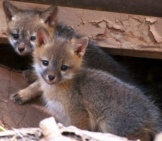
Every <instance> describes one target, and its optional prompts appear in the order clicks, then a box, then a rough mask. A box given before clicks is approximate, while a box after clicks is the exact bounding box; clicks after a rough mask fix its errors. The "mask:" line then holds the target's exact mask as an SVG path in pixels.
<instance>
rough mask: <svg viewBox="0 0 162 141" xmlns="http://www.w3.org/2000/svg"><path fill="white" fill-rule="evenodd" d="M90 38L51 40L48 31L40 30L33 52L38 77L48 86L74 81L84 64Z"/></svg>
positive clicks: (57, 38) (58, 38) (56, 38)
mask: <svg viewBox="0 0 162 141" xmlns="http://www.w3.org/2000/svg"><path fill="white" fill-rule="evenodd" d="M87 45H88V38H87V37H82V38H80V39H76V38H73V39H71V40H67V39H66V38H61V37H57V36H56V37H54V38H53V39H52V38H50V35H49V33H48V31H47V30H45V29H44V28H39V29H38V32H37V40H36V47H35V50H34V52H33V56H34V68H35V70H36V72H37V74H38V76H39V77H40V78H41V79H42V78H43V79H44V80H45V81H46V83H48V84H56V83H62V82H65V81H66V80H69V79H73V77H74V75H75V74H76V73H78V71H79V70H80V67H81V64H82V57H83V55H84V53H85V50H86V47H87Z"/></svg>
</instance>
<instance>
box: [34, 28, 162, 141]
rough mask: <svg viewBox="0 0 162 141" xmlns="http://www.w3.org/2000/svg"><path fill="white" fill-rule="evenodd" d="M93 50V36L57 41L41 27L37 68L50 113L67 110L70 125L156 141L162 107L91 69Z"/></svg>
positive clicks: (37, 51) (131, 88)
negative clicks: (87, 58) (87, 62)
mask: <svg viewBox="0 0 162 141" xmlns="http://www.w3.org/2000/svg"><path fill="white" fill-rule="evenodd" d="M87 46H88V38H87V37H79V38H75V37H73V38H72V39H67V38H61V37H60V36H58V35H55V36H54V38H53V39H52V38H51V37H50V35H49V33H48V31H47V30H45V29H44V28H40V29H38V33H37V41H36V47H35V50H34V52H33V57H34V68H35V71H36V74H37V75H38V79H39V81H40V84H41V89H42V90H43V97H44V99H45V101H46V104H47V107H48V108H49V110H50V111H52V112H53V113H57V112H58V111H61V113H62V117H64V119H60V120H62V121H61V122H63V123H64V124H65V125H75V126H77V127H79V128H82V129H88V130H92V131H101V132H109V133H113V134H116V135H119V136H125V137H128V138H129V139H138V138H139V139H141V141H151V140H152V137H154V135H155V134H156V133H158V132H159V130H160V125H159V124H160V121H159V120H160V114H159V111H158V108H157V107H156V106H155V105H154V104H153V103H152V102H151V101H150V100H149V99H148V98H147V97H145V96H144V95H143V93H142V92H141V91H140V90H139V89H137V88H136V87H134V86H131V85H129V84H126V83H124V82H123V81H121V80H119V79H118V78H116V77H114V76H112V75H111V74H109V73H106V72H104V71H101V70H96V69H89V68H85V67H84V63H85V60H84V56H85V52H86V49H87ZM65 119H66V120H65Z"/></svg>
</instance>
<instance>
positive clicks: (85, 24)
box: [0, 1, 162, 59]
mask: <svg viewBox="0 0 162 141" xmlns="http://www.w3.org/2000/svg"><path fill="white" fill-rule="evenodd" d="M13 4H15V5H16V6H18V7H21V8H25V9H32V8H36V9H42V10H43V9H45V8H47V7H48V6H47V5H40V4H33V3H24V2H13ZM0 17H1V19H0V20H1V22H0V43H2V42H3V43H4V42H7V40H6V36H5V30H6V21H5V16H4V12H3V9H2V1H0ZM58 21H59V22H63V23H65V24H67V25H69V26H71V27H73V28H74V29H75V30H76V31H77V32H79V33H81V34H84V35H85V36H88V37H90V38H92V39H94V41H96V42H97V44H99V45H100V46H101V47H103V48H105V49H106V50H107V51H108V52H109V53H110V54H114V55H125V56H135V57H146V58H158V59H162V28H161V26H162V19H161V18H158V17H147V16H139V15H130V14H122V13H113V12H104V11H94V10H85V9H77V8H68V7H59V14H58Z"/></svg>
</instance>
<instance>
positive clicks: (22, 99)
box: [10, 91, 29, 105]
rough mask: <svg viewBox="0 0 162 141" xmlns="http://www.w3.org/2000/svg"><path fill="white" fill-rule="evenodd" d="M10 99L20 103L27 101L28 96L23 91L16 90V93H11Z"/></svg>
mask: <svg viewBox="0 0 162 141" xmlns="http://www.w3.org/2000/svg"><path fill="white" fill-rule="evenodd" d="M10 99H11V100H12V101H13V102H15V103H17V104H19V105H22V104H24V103H25V102H26V101H28V99H29V98H28V96H27V95H26V93H23V92H22V91H18V92H17V93H14V94H12V95H11V97H10Z"/></svg>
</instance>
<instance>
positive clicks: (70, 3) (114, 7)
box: [14, 0, 162, 17]
mask: <svg viewBox="0 0 162 141" xmlns="http://www.w3.org/2000/svg"><path fill="white" fill-rule="evenodd" d="M14 1H23V2H34V3H42V4H55V5H59V6H66V7H76V8H86V9H91V10H102V11H111V12H122V13H130V14H138V15H149V16H150V15H151V16H159V17H162V10H161V9H162V4H161V0H135V1H134V0H14Z"/></svg>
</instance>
